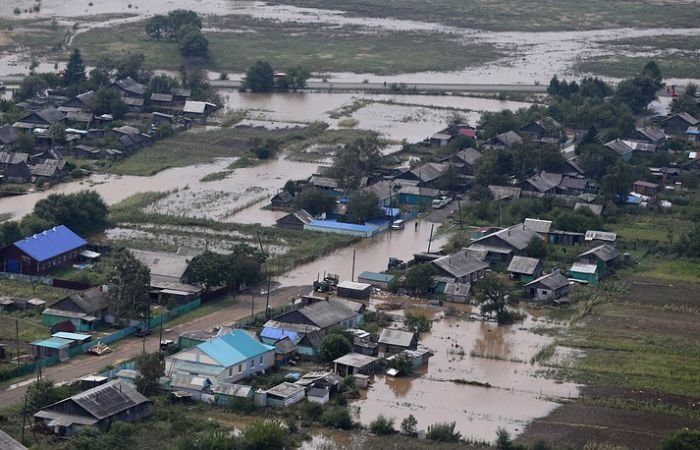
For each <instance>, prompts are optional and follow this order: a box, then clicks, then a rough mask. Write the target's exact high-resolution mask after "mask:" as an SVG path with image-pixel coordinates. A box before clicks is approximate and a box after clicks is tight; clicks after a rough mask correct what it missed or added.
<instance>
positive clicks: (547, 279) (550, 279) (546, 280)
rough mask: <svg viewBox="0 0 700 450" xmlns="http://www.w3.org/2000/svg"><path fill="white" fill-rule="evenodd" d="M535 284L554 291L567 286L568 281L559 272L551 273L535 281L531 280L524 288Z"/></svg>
mask: <svg viewBox="0 0 700 450" xmlns="http://www.w3.org/2000/svg"><path fill="white" fill-rule="evenodd" d="M535 284H542V285H544V286H545V287H547V288H549V289H551V290H553V291H556V290H557V289H561V288H563V287H564V286H568V285H569V279H568V278H566V277H565V276H564V275H562V274H561V273H560V272H552V273H548V274H547V275H543V276H541V277H539V278H538V279H536V280H533V281H531V282H529V283H528V284H526V285H525V286H533V285H535Z"/></svg>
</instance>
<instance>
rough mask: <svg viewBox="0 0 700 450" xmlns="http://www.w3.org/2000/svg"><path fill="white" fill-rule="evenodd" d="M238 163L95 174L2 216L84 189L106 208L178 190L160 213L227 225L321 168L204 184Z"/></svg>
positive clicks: (241, 172)
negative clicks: (289, 182) (147, 173)
mask: <svg viewBox="0 0 700 450" xmlns="http://www.w3.org/2000/svg"><path fill="white" fill-rule="evenodd" d="M234 160H235V159H233V158H222V159H218V160H216V161H214V162H212V163H209V164H197V165H193V166H188V167H177V168H173V169H167V170H164V171H162V172H159V173H158V174H156V175H153V176H150V177H137V176H121V175H111V174H95V175H92V176H91V177H90V178H89V179H88V180H87V181H73V182H70V183H63V184H59V185H57V186H54V187H53V188H51V189H49V190H47V191H42V192H35V193H30V194H26V195H20V196H15V197H4V198H0V212H6V213H11V214H12V215H13V216H14V217H15V218H20V217H22V216H24V215H26V214H28V213H30V212H31V211H32V209H33V208H34V204H35V203H36V202H38V201H39V200H41V199H44V198H46V197H48V196H49V195H51V194H67V193H73V192H78V191H81V190H85V189H90V190H94V191H97V192H98V193H99V194H100V195H101V196H102V198H103V199H104V200H105V202H107V204H110V205H111V204H114V203H117V202H119V201H121V200H124V199H125V198H127V197H129V196H131V195H133V194H136V193H138V192H148V191H158V192H163V191H172V190H176V189H177V190H178V192H175V193H173V194H171V195H169V196H168V197H166V198H165V199H163V200H161V201H160V202H159V207H160V208H161V209H160V211H161V212H167V213H170V214H176V215H179V214H185V215H188V216H197V217H208V218H212V219H220V220H226V219H227V218H229V217H231V216H232V215H233V214H234V213H235V212H236V211H237V210H238V209H239V208H241V207H244V206H246V205H247V204H248V203H250V202H252V201H260V200H262V199H265V198H267V197H269V196H271V195H274V194H275V193H277V190H278V189H279V188H281V187H282V186H284V183H285V182H286V181H287V180H288V179H289V178H290V177H292V178H307V177H309V176H311V175H312V174H313V173H314V172H315V171H316V169H317V167H318V165H317V164H310V163H303V162H295V161H289V160H286V159H275V160H270V161H268V162H265V163H263V164H261V165H259V166H256V167H246V168H241V169H236V170H234V171H233V173H232V174H231V175H229V176H228V177H227V178H225V179H223V180H219V181H212V182H202V181H200V180H201V178H202V177H203V176H205V175H207V174H210V173H212V172H217V171H221V170H224V169H225V168H226V167H227V166H228V165H229V164H231V162H233V161H234Z"/></svg>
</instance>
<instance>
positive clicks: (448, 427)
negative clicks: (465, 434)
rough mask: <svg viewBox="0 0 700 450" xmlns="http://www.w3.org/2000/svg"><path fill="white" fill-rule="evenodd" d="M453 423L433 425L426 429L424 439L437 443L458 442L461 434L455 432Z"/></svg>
mask: <svg viewBox="0 0 700 450" xmlns="http://www.w3.org/2000/svg"><path fill="white" fill-rule="evenodd" d="M455 425H456V424H455V422H449V423H447V422H442V423H434V424H432V425H430V426H429V427H428V432H427V433H426V435H425V437H426V439H430V440H431V441H437V442H459V440H460V439H461V438H462V434H461V433H460V432H459V431H455Z"/></svg>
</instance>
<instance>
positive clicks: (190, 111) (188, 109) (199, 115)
mask: <svg viewBox="0 0 700 450" xmlns="http://www.w3.org/2000/svg"><path fill="white" fill-rule="evenodd" d="M215 110H216V105H215V104H214V103H209V102H196V101H194V100H187V101H186V102H185V106H183V107H182V114H183V115H184V116H185V117H189V118H190V119H192V120H198V121H201V122H203V121H205V120H206V118H207V117H209V115H210V114H211V113H213V112H214V111H215Z"/></svg>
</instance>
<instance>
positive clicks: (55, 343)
mask: <svg viewBox="0 0 700 450" xmlns="http://www.w3.org/2000/svg"><path fill="white" fill-rule="evenodd" d="M71 342H73V341H72V340H70V339H62V338H59V337H50V338H48V339H43V340H40V341H34V342H32V345H34V346H36V347H46V348H53V349H56V350H58V349H62V348H65V347H68V346H69V345H70V344H71Z"/></svg>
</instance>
